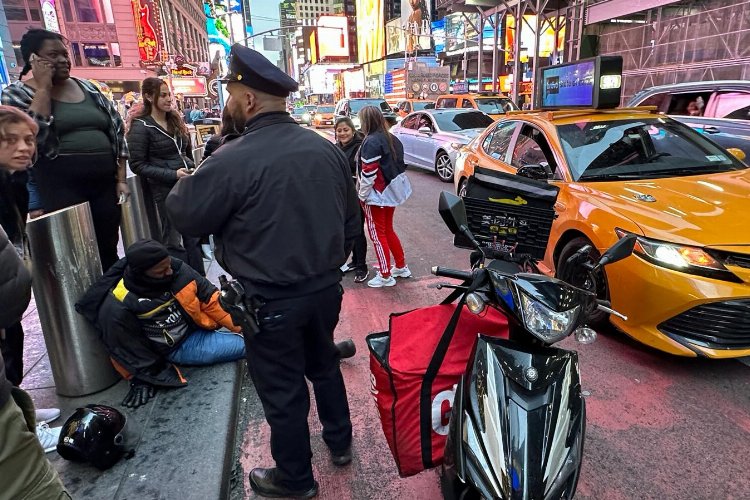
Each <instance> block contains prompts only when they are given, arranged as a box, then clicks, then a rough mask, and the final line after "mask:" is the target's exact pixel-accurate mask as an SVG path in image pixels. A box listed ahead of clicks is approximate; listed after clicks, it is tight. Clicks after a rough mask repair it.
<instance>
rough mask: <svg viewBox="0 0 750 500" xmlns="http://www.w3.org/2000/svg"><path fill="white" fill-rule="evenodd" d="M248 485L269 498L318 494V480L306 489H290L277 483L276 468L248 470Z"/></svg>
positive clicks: (313, 495)
mask: <svg viewBox="0 0 750 500" xmlns="http://www.w3.org/2000/svg"><path fill="white" fill-rule="evenodd" d="M250 487H251V488H252V489H253V491H255V492H256V493H257V494H258V495H260V496H263V497H271V498H287V497H291V498H313V497H316V496H318V482H317V481H313V485H312V487H311V488H308V489H307V490H291V489H289V488H287V487H286V486H283V485H281V484H279V482H278V479H277V477H276V468H273V469H261V468H255V469H253V470H251V471H250Z"/></svg>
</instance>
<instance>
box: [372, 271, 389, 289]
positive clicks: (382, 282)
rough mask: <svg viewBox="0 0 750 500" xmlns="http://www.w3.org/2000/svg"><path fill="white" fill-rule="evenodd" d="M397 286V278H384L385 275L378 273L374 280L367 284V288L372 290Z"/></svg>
mask: <svg viewBox="0 0 750 500" xmlns="http://www.w3.org/2000/svg"><path fill="white" fill-rule="evenodd" d="M395 285H396V278H394V277H393V276H388V277H387V278H383V275H382V274H380V273H377V274H376V275H375V277H374V278H373V279H371V280H370V281H368V282H367V286H369V287H370V288H382V287H384V286H395Z"/></svg>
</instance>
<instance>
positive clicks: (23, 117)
mask: <svg viewBox="0 0 750 500" xmlns="http://www.w3.org/2000/svg"><path fill="white" fill-rule="evenodd" d="M36 134H37V125H36V123H34V120H32V119H31V117H29V116H28V115H27V114H26V113H24V112H22V111H21V110H19V109H17V108H13V107H10V106H0V226H2V228H3V230H4V231H5V233H6V234H7V235H8V239H9V240H10V242H11V244H12V246H13V248H15V250H16V251H17V253H18V255H19V256H21V258H22V260H24V261H25V262H27V263H28V259H29V251H28V242H27V238H26V218H27V215H28V206H29V194H28V191H27V190H26V182H27V179H28V177H27V175H26V171H27V169H28V168H29V167H30V166H31V163H32V161H33V159H34V156H35V153H36ZM23 340H24V331H23V325H22V324H21V321H20V318H19V320H18V321H17V322H16V323H13V324H10V325H6V326H5V330H4V331H3V332H2V333H0V351H1V352H2V355H3V357H4V358H5V369H4V372H5V376H6V377H7V379H8V381H9V382H10V383H11V384H13V385H14V386H16V387H20V385H21V382H22V381H23ZM59 416H60V410H59V409H58V408H45V409H38V410H36V420H37V422H39V423H40V424H46V423H48V422H51V421H53V420H55V419H57V417H59ZM47 434H48V432H47V428H46V427H40V428H39V438H40V440H48V439H49V437H48V436H47Z"/></svg>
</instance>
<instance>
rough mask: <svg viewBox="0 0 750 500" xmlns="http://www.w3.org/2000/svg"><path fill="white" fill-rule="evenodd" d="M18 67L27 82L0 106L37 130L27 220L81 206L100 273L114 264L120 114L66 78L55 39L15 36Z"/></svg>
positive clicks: (66, 62) (121, 164)
mask: <svg viewBox="0 0 750 500" xmlns="http://www.w3.org/2000/svg"><path fill="white" fill-rule="evenodd" d="M21 55H22V56H23V61H24V67H23V70H22V71H21V77H23V76H24V75H26V74H27V73H28V72H29V71H31V72H32V74H33V78H31V79H29V80H27V81H25V82H22V81H17V82H15V83H13V84H12V85H9V86H8V87H6V88H5V89H3V92H2V103H3V104H5V105H10V106H15V107H17V108H19V109H21V110H23V111H25V112H27V113H28V114H29V115H30V116H31V117H32V118H33V119H34V121H35V122H36V124H37V126H38V127H39V132H38V133H37V137H36V142H37V152H38V159H37V161H36V163H35V164H34V168H33V170H32V172H31V175H32V179H31V181H32V182H30V183H29V194H30V201H29V210H30V215H31V217H32V218H34V217H38V216H40V215H42V214H43V213H45V212H54V211H56V210H61V209H63V208H67V207H71V206H73V205H77V204H79V203H84V202H88V203H89V206H90V207H91V215H92V216H93V219H94V230H95V231H96V242H97V245H98V247H99V256H100V258H101V264H102V268H103V269H104V270H106V269H108V268H109V266H111V265H112V264H114V263H115V262H116V261H117V258H118V257H117V242H118V240H119V237H120V206H119V204H118V201H120V202H122V201H124V200H126V199H127V197H128V196H129V195H130V190H129V189H128V185H127V182H126V181H125V163H126V161H127V158H128V149H127V146H126V144H125V133H124V125H123V121H122V118H121V117H120V114H119V113H118V112H117V109H116V108H115V106H114V105H113V104H112V101H110V100H109V99H107V98H106V97H105V96H104V94H102V93H101V92H100V91H99V89H97V88H96V86H95V85H94V84H93V83H91V82H89V81H87V80H81V79H78V78H75V77H72V76H70V67H71V63H70V54H69V53H68V48H67V46H66V45H65V39H64V38H63V37H62V35H60V34H58V33H54V32H52V31H47V30H43V29H30V30H29V31H27V32H26V34H24V35H23V37H22V38H21Z"/></svg>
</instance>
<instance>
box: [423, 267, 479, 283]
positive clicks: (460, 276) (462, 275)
mask: <svg viewBox="0 0 750 500" xmlns="http://www.w3.org/2000/svg"><path fill="white" fill-rule="evenodd" d="M432 274H434V275H435V276H442V277H444V278H453V279H456V280H461V281H469V280H471V279H473V278H474V274H473V273H472V272H471V271H459V270H458V269H449V268H447V267H440V266H433V267H432Z"/></svg>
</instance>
